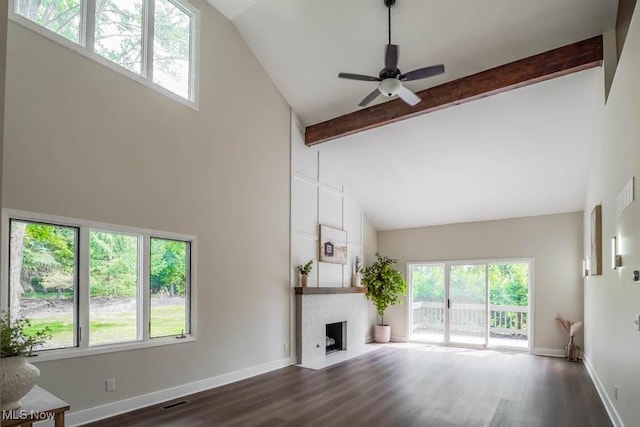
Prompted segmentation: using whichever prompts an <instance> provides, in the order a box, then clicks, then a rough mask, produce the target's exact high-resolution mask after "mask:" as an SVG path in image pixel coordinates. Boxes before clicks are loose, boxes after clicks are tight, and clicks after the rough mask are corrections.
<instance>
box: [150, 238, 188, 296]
mask: <svg viewBox="0 0 640 427" xmlns="http://www.w3.org/2000/svg"><path fill="white" fill-rule="evenodd" d="M186 262H187V243H185V242H179V241H176V240H165V239H152V240H151V293H154V294H155V293H159V292H162V291H165V292H168V294H169V295H170V296H171V297H173V296H175V295H176V294H177V295H180V296H184V295H185V292H186V283H187V278H186V273H187V268H186Z"/></svg>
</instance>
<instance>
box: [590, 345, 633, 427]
mask: <svg viewBox="0 0 640 427" xmlns="http://www.w3.org/2000/svg"><path fill="white" fill-rule="evenodd" d="M584 366H585V367H586V368H587V372H588V373H589V375H590V376H591V380H592V381H593V384H594V385H595V386H596V390H597V391H598V395H600V400H602V404H603V405H604V407H605V409H606V410H607V414H609V418H610V419H611V422H612V423H613V425H614V426H615V427H624V423H623V422H622V419H621V418H620V415H619V414H618V411H616V407H615V406H613V402H612V401H611V399H610V398H609V394H608V393H607V391H606V389H605V388H604V386H603V385H602V381H600V377H598V374H597V372H596V370H595V369H594V367H593V365H592V364H591V361H590V360H589V358H588V357H587V355H586V354H585V356H584Z"/></svg>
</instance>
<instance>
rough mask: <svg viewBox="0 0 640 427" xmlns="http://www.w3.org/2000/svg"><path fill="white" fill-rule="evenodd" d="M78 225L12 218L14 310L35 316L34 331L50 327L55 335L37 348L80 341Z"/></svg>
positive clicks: (11, 298)
mask: <svg viewBox="0 0 640 427" xmlns="http://www.w3.org/2000/svg"><path fill="white" fill-rule="evenodd" d="M77 242H78V229H77V228H75V227H67V226H60V225H53V224H44V223H38V222H28V221H20V220H11V222H10V246H9V265H10V268H9V311H10V313H11V316H12V317H13V318H17V317H25V318H27V319H29V320H30V321H31V328H29V330H27V333H28V334H33V333H35V332H37V331H39V330H42V329H44V328H45V327H49V329H50V331H51V334H52V338H51V339H50V340H48V341H47V342H46V343H45V344H43V345H42V346H40V347H38V348H35V349H34V350H44V349H60V348H69V347H75V346H77V342H76V338H75V337H76V334H75V330H76V324H77V322H76V319H77V315H76V313H77V310H76V301H77V298H76V289H77V286H76V283H77V277H78V275H77V266H78V256H77V248H78V243H77Z"/></svg>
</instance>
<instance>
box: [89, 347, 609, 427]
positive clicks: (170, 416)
mask: <svg viewBox="0 0 640 427" xmlns="http://www.w3.org/2000/svg"><path fill="white" fill-rule="evenodd" d="M184 399H185V400H188V403H187V404H184V405H180V406H176V407H174V408H173V409H168V410H167V409H162V406H166V405H167V403H165V404H162V405H158V406H153V407H149V408H146V409H142V410H139V411H135V412H131V413H129V414H125V415H121V416H118V417H115V418H111V419H109V420H104V421H101V422H98V423H94V424H91V425H93V426H96V427H98V426H99V427H106V426H154V427H158V426H167V427H169V426H171V427H173V426H176V427H177V426H180V427H183V426H256V427H257V426H263V427H267V426H296V427H298V426H332V427H333V426H508V427H511V426H549V427H560V426H576V427H587V426H597V427H604V426H611V422H610V421H609V418H608V417H607V414H606V412H605V409H604V407H603V405H602V403H601V401H600V399H599V397H598V394H597V392H596V390H595V388H594V386H593V384H592V382H591V380H590V378H589V376H588V374H587V372H586V370H585V368H584V366H583V365H582V364H578V363H570V362H567V361H565V360H564V359H558V358H550V357H537V356H531V355H525V354H511V353H499V352H493V351H479V350H466V349H454V348H447V347H438V346H412V345H407V346H405V347H400V346H390V347H385V348H382V349H380V350H376V351H374V352H371V353H368V354H366V355H363V356H361V357H358V358H355V359H351V360H349V361H347V362H344V363H341V364H338V365H334V366H332V367H329V368H326V369H323V370H320V371H314V370H310V369H304V368H298V367H295V366H289V367H287V368H284V369H280V370H278V371H274V372H270V373H267V374H264V375H261V376H258V377H254V378H251V379H248V380H245V381H241V382H237V383H234V384H230V385H227V386H224V387H219V388H216V389H213V390H209V391H206V392H202V393H198V394H194V395H191V396H188V397H186V398H184ZM169 403H171V402H169Z"/></svg>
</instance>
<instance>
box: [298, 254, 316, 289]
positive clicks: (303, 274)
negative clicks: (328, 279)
mask: <svg viewBox="0 0 640 427" xmlns="http://www.w3.org/2000/svg"><path fill="white" fill-rule="evenodd" d="M312 267H313V260H312V259H310V260H309V262H307V263H306V264H305V265H298V266H297V267H296V270H298V273H300V286H302V287H303V288H306V287H307V278H308V277H309V273H311V268H312Z"/></svg>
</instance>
